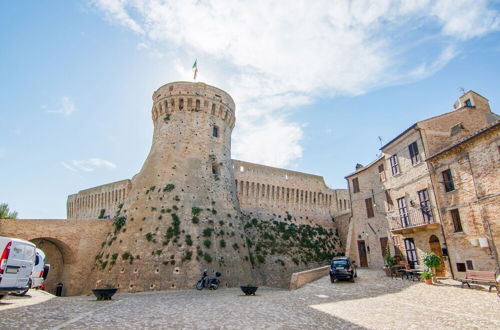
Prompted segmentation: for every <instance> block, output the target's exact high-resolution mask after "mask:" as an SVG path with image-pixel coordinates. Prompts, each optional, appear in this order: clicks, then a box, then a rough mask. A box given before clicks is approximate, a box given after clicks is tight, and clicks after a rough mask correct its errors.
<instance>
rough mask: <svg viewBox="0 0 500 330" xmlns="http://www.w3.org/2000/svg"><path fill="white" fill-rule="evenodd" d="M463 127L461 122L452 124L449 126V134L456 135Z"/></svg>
mask: <svg viewBox="0 0 500 330" xmlns="http://www.w3.org/2000/svg"><path fill="white" fill-rule="evenodd" d="M463 129H465V127H464V125H462V123H460V124H456V125H455V126H453V127H452V128H451V130H450V136H454V135H457V134H458V133H460V131H461V130H463Z"/></svg>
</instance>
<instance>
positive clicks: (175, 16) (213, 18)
mask: <svg viewBox="0 0 500 330" xmlns="http://www.w3.org/2000/svg"><path fill="white" fill-rule="evenodd" d="M91 2H92V3H93V4H94V5H95V7H96V8H98V9H99V10H101V11H103V12H104V14H105V16H106V17H107V18H108V19H111V20H113V21H114V22H117V23H118V24H120V25H123V26H126V27H128V28H129V29H131V30H132V31H134V32H137V33H139V34H140V35H141V36H142V39H143V41H142V42H141V43H140V44H139V45H138V48H140V49H145V50H149V49H158V48H159V47H166V48H168V49H169V52H164V53H168V56H169V60H170V61H171V63H174V64H173V65H174V67H175V70H176V71H177V72H178V74H179V78H180V79H182V80H186V79H187V77H190V74H191V73H190V72H191V70H190V67H188V66H187V65H190V64H191V63H186V61H185V60H181V59H180V58H181V57H186V56H190V57H192V58H193V59H194V58H195V57H197V58H198V61H199V69H200V72H199V77H200V79H201V80H203V81H206V82H208V83H210V84H214V85H216V86H219V87H221V88H223V89H225V90H228V91H230V93H231V95H232V96H233V97H234V99H235V101H236V104H237V108H238V110H237V117H238V120H237V128H236V131H235V134H234V135H235V138H234V144H233V152H234V156H235V157H236V158H240V159H245V160H249V161H254V162H261V163H265V164H268V165H274V166H287V165H289V164H290V163H291V162H292V161H293V160H294V159H297V158H299V157H300V156H301V155H302V149H301V148H300V141H301V138H302V135H303V133H302V129H301V127H300V125H298V124H297V123H292V122H290V121H289V119H287V113H288V111H290V109H291V108H292V107H295V106H301V105H304V104H308V103H311V102H314V101H315V100H316V99H317V98H319V97H324V96H335V95H358V94H362V93H365V92H367V91H369V90H372V89H374V88H380V87H383V86H387V85H391V84H401V83H408V82H411V81H415V80H418V79H423V78H425V77H427V76H429V75H431V74H433V73H434V72H436V71H438V70H439V69H441V68H442V67H443V66H445V65H446V64H447V63H448V62H449V61H450V60H452V59H453V58H454V56H456V54H457V53H458V52H459V50H460V43H461V42H464V41H465V40H467V39H470V38H473V37H478V36H482V35H485V34H486V33H488V32H491V31H496V30H498V29H499V24H500V23H499V17H500V16H499V14H498V12H497V11H494V10H492V9H490V8H489V4H488V2H487V1H485V0H439V1H431V0H376V1H375V0H373V1H357V0H352V1H348V0H336V1H329V0H323V1H321V0H317V1H306V0H295V1H270V0H254V1H224V0H204V1H199V0H190V1H189V0H183V1H159V0H128V1H127V0H92V1H91ZM166 56H167V55H166ZM203 63H210V67H209V66H208V65H207V66H205V67H204V66H203V65H204V64H203ZM254 132H259V134H255V133H254ZM263 135H265V136H263ZM275 138H280V139H281V140H279V143H269V141H272V140H271V139H275ZM275 141H277V140H275ZM256 150H262V151H264V152H256ZM268 150H269V151H270V152H268Z"/></svg>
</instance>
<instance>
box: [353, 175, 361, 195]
mask: <svg viewBox="0 0 500 330" xmlns="http://www.w3.org/2000/svg"><path fill="white" fill-rule="evenodd" d="M352 191H353V193H357V192H359V180H358V178H354V179H352Z"/></svg>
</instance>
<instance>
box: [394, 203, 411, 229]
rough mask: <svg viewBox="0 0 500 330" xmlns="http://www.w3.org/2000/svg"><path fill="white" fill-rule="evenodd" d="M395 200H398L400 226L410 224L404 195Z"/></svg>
mask: <svg viewBox="0 0 500 330" xmlns="http://www.w3.org/2000/svg"><path fill="white" fill-rule="evenodd" d="M396 201H397V202H398V211H399V220H400V221H401V226H402V227H408V226H409V225H410V216H409V215H408V208H407V207H406V200H405V198H404V197H401V198H398V199H397V200H396Z"/></svg>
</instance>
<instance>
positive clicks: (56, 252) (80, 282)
mask: <svg viewBox="0 0 500 330" xmlns="http://www.w3.org/2000/svg"><path fill="white" fill-rule="evenodd" d="M111 226H112V224H111V220H105V219H91V220H12V219H0V236H7V237H14V238H21V239H24V240H28V241H31V242H33V243H35V244H36V246H37V247H38V248H40V249H41V250H42V251H44V252H45V254H46V257H47V263H49V264H50V265H51V271H50V273H49V276H48V278H47V280H46V288H47V291H49V292H51V293H54V292H55V288H56V286H57V284H58V283H62V284H63V295H66V296H74V295H80V294H86V293H87V292H83V290H84V288H85V287H88V285H87V283H85V281H86V280H87V278H88V277H89V276H90V271H91V269H92V266H93V265H94V258H95V256H96V255H97V254H98V253H99V250H100V248H101V243H102V242H103V241H104V240H105V238H106V235H107V234H108V232H109V231H110V230H111Z"/></svg>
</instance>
